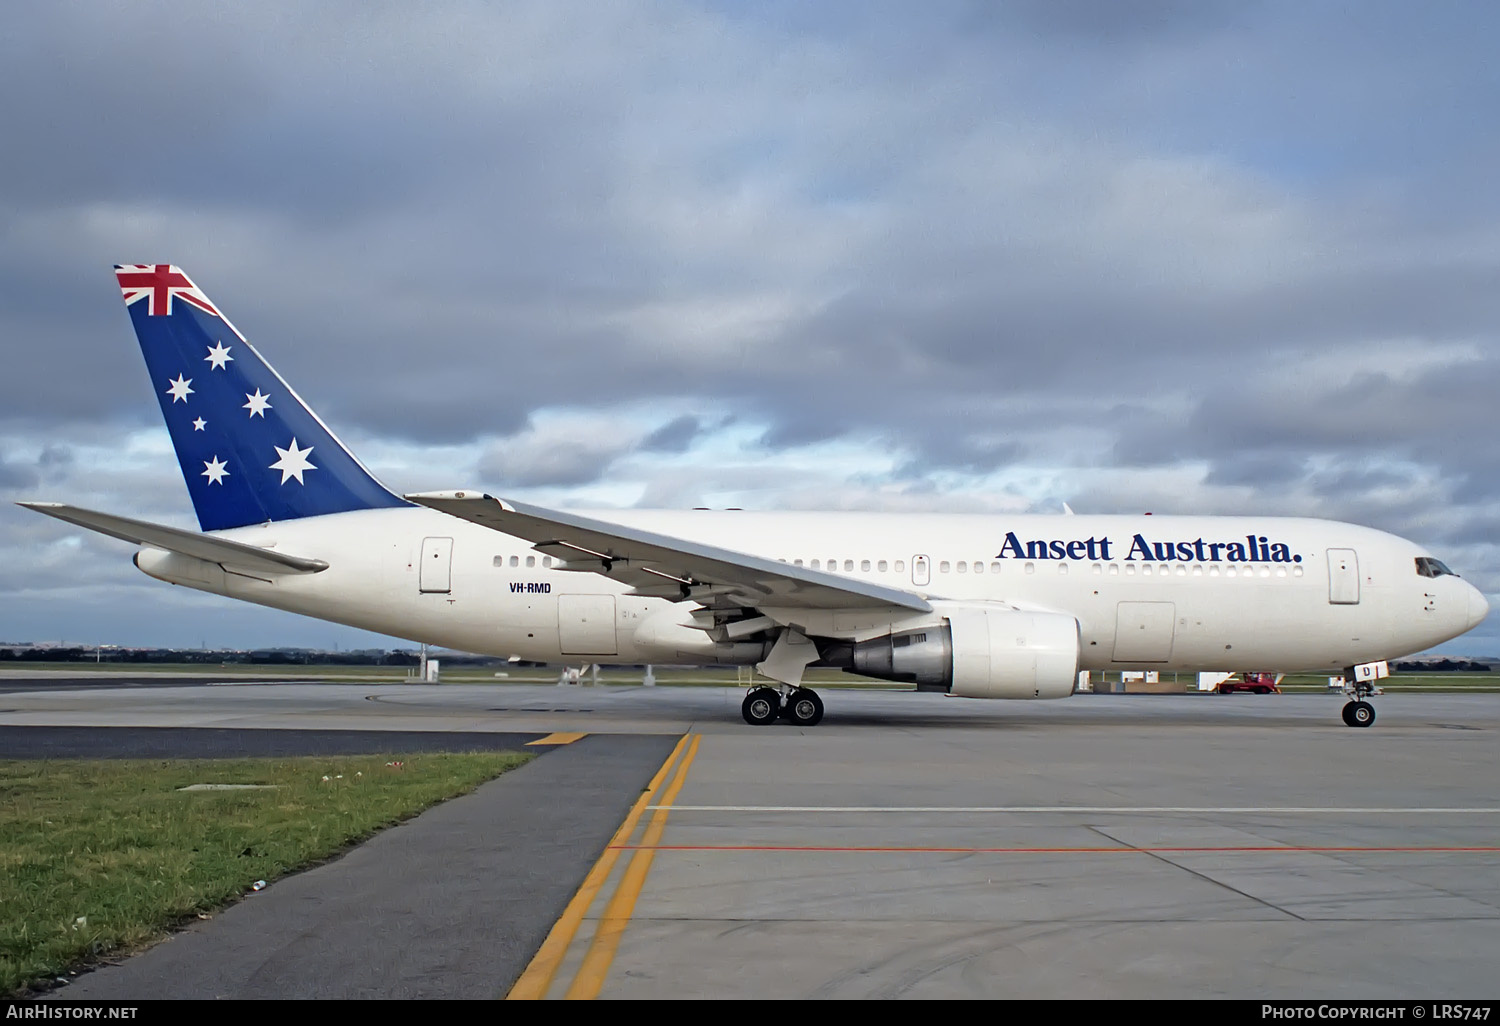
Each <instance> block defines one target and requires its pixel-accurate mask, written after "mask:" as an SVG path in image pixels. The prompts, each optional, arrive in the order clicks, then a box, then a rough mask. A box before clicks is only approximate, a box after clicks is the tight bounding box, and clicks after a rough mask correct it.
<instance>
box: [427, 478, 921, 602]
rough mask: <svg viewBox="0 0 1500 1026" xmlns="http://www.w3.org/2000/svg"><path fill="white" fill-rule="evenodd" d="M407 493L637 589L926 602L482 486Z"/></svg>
mask: <svg viewBox="0 0 1500 1026" xmlns="http://www.w3.org/2000/svg"><path fill="white" fill-rule="evenodd" d="M406 498H407V499H408V500H410V501H411V502H416V503H420V504H421V505H423V506H428V507H430V508H432V509H436V510H441V511H442V512H444V513H448V514H450V515H452V516H455V517H459V518H460V519H463V520H468V521H470V522H471V523H475V524H479V525H481V526H483V527H488V528H491V529H492V530H495V531H500V532H501V533H503V534H508V535H511V536H513V537H516V538H523V539H525V540H526V541H529V542H531V543H532V546H533V547H534V548H536V549H538V550H539V551H542V552H545V553H549V554H551V555H554V556H558V557H559V558H561V559H563V560H564V562H565V565H566V569H569V570H591V571H593V572H594V573H598V574H602V575H604V576H606V577H609V578H611V579H614V580H618V581H622V582H624V583H626V584H629V585H631V586H632V587H633V588H635V589H637V590H638V591H639V592H640V593H641V594H664V593H665V594H671V593H674V592H675V593H676V594H678V595H679V596H681V597H684V598H686V597H692V598H700V599H708V598H719V599H726V600H729V601H732V602H737V603H739V604H741V605H747V606H761V605H771V606H789V607H804V608H810V609H868V608H871V607H894V608H897V609H908V610H912V611H914V612H920V613H926V612H930V611H931V609H932V606H931V605H929V604H928V602H927V600H926V599H924V598H922V597H921V596H919V595H915V594H913V593H912V592H909V591H903V590H901V589H900V588H888V587H885V586H884V585H879V584H871V583H868V582H866V581H859V580H852V579H850V578H847V577H840V576H838V575H837V574H829V573H824V572H822V571H820V570H810V569H808V568H806V567H800V566H793V565H791V564H788V563H782V562H780V561H779V560H774V559H767V558H765V557H763V556H753V555H750V554H749V553H745V552H736V551H734V550H733V549H725V548H720V547H719V546H716V545H706V544H703V543H701V542H695V541H689V540H687V539H684V538H676V537H672V536H670V535H663V534H655V533H653V532H651V531H642V530H640V529H638V528H634V527H626V526H624V525H622V524H612V523H609V522H608V521H604V520H596V519H594V518H592V517H584V516H579V515H578V514H576V513H565V512H562V511H559V510H552V509H546V508H544V507H541V506H532V505H529V504H527V503H523V502H513V501H510V500H505V499H497V498H495V497H494V496H492V495H485V494H484V493H482V492H470V491H464V492H424V493H421V494H417V495H408V496H406ZM664 589H667V590H665V591H664Z"/></svg>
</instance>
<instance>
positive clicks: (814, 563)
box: [812, 559, 822, 570]
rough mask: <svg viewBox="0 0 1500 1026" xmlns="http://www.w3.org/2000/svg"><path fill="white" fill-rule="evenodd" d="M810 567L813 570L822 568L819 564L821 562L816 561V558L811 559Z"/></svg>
mask: <svg viewBox="0 0 1500 1026" xmlns="http://www.w3.org/2000/svg"><path fill="white" fill-rule="evenodd" d="M812 568H813V569H814V570H819V569H822V564H821V563H819V562H818V561H817V560H816V559H815V560H813V561H812Z"/></svg>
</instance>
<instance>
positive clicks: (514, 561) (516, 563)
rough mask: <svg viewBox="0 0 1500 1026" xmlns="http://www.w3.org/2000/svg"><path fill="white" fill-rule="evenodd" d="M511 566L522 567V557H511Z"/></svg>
mask: <svg viewBox="0 0 1500 1026" xmlns="http://www.w3.org/2000/svg"><path fill="white" fill-rule="evenodd" d="M510 565H511V566H520V565H521V557H520V556H511V557H510Z"/></svg>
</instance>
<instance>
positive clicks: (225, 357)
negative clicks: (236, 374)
mask: <svg viewBox="0 0 1500 1026" xmlns="http://www.w3.org/2000/svg"><path fill="white" fill-rule="evenodd" d="M204 359H205V360H207V361H208V363H209V369H210V370H223V369H224V365H225V364H229V363H233V362H234V357H232V356H230V355H229V347H228V346H226V345H225V344H224V343H223V341H222V340H220V342H219V344H218V345H216V346H210V347H209V349H208V355H207V356H205V357H204Z"/></svg>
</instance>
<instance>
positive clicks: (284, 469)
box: [271, 438, 318, 484]
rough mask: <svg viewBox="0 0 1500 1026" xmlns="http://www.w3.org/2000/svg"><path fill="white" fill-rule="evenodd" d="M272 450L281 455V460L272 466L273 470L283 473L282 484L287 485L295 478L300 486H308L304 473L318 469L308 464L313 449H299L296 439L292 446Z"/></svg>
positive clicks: (277, 447)
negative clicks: (303, 476)
mask: <svg viewBox="0 0 1500 1026" xmlns="http://www.w3.org/2000/svg"><path fill="white" fill-rule="evenodd" d="M271 448H273V449H275V450H276V451H277V452H278V453H279V454H280V455H281V459H279V460H277V461H276V462H275V463H273V464H271V469H272V470H279V471H281V483H282V484H286V483H287V481H288V480H290V479H291V478H294V477H295V478H296V479H297V483H298V484H306V483H307V482H306V481H304V480H302V472H303V471H304V470H317V469H318V468H317V467H315V466H313V465H312V464H311V463H309V462H307V454H308V453H310V452H312V451H313V447H312V446H310V445H309V446H308V447H307V448H306V449H298V448H297V440H296V439H295V438H293V439H292V444H291V445H290V446H289V447H287V448H285V449H283V448H282V447H281V446H279V445H273V446H271Z"/></svg>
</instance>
